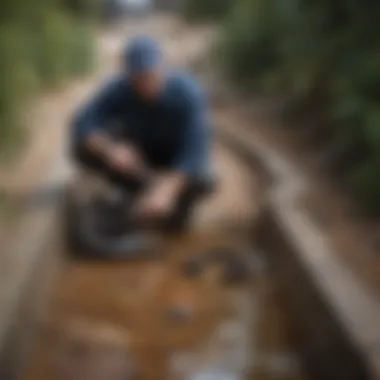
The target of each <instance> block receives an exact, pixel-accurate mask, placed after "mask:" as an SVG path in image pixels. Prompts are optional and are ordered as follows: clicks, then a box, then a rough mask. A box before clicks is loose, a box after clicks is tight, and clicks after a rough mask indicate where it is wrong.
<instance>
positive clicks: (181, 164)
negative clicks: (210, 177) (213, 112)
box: [174, 94, 211, 176]
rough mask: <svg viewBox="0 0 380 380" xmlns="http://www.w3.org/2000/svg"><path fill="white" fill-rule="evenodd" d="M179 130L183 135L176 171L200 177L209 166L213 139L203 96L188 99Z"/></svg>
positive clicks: (175, 166) (198, 95)
mask: <svg viewBox="0 0 380 380" xmlns="http://www.w3.org/2000/svg"><path fill="white" fill-rule="evenodd" d="M179 128H181V129H182V134H181V141H180V147H179V150H178V152H179V153H178V155H177V159H176V161H175V165H174V169H175V170H177V171H179V172H182V173H185V174H186V175H190V176H197V175H200V174H202V173H203V172H205V171H206V170H207V168H208V166H209V158H210V157H209V155H210V137H211V130H210V128H209V125H208V123H207V120H206V104H205V100H204V98H203V96H202V95H200V94H197V95H196V96H192V97H191V98H190V99H188V101H187V104H186V107H184V109H183V112H182V121H181V125H179Z"/></svg>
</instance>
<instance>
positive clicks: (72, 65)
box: [0, 0, 96, 160]
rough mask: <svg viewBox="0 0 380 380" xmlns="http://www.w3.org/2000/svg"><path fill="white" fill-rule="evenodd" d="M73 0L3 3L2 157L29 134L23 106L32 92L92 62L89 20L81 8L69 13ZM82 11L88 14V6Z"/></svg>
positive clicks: (0, 76) (0, 39)
mask: <svg viewBox="0 0 380 380" xmlns="http://www.w3.org/2000/svg"><path fill="white" fill-rule="evenodd" d="M67 3H69V1H64V0H34V1H29V0H14V1H13V2H9V1H5V2H1V4H0V22H1V28H0V152H1V153H0V160H4V157H6V156H8V153H9V152H11V151H12V150H14V148H15V146H16V145H18V143H19V142H20V141H22V140H23V139H24V138H25V130H24V129H23V120H22V114H23V112H22V110H23V108H24V106H25V104H26V102H27V101H28V100H29V99H30V97H31V96H32V95H33V94H34V93H35V92H36V91H37V90H38V89H41V88H43V87H52V86H58V85H60V84H61V83H62V82H63V81H64V80H66V79H67V78H68V77H70V76H73V75H83V74H85V73H86V72H88V70H90V69H91V67H92V62H93V41H92V31H91V28H90V27H89V22H84V21H83V20H80V21H79V19H77V18H75V17H73V14H75V11H76V9H75V8H74V7H73V8H72V9H70V12H69V11H68V9H69V7H68V4H67ZM78 3H79V1H78ZM92 3H96V2H92ZM81 11H82V12H84V13H86V12H87V8H82V9H81Z"/></svg>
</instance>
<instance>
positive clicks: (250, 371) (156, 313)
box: [25, 145, 302, 380]
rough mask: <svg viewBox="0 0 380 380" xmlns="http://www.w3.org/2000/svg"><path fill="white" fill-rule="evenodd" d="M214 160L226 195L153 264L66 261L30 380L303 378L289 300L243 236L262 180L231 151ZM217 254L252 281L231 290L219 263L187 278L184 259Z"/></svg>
mask: <svg viewBox="0 0 380 380" xmlns="http://www.w3.org/2000/svg"><path fill="white" fill-rule="evenodd" d="M214 157H215V163H216V168H217V171H218V173H219V176H220V179H221V182H220V188H219V190H218V192H217V193H216V194H215V195H214V196H213V197H212V198H211V199H208V200H207V201H205V202H204V204H202V205H200V207H199V210H198V215H197V218H196V222H195V225H194V228H193V230H191V231H189V232H188V233H187V234H186V235H183V236H178V237H176V238H172V239H170V240H167V241H166V242H165V243H164V244H163V245H162V246H160V247H159V248H158V251H159V252H157V253H158V255H156V257H155V259H152V260H146V261H143V262H136V263H111V264H109V263H108V264H104V263H94V262H81V263H79V262H71V261H67V262H65V265H64V266H63V267H62V270H61V273H60V275H59V278H58V279H57V281H56V283H55V285H54V289H53V292H52V299H51V303H50V305H49V312H48V314H47V319H46V320H45V321H44V322H43V324H42V327H41V332H40V335H39V337H38V339H37V343H36V347H35V350H34V354H33V358H32V360H31V363H30V366H29V368H28V373H27V374H26V376H25V380H53V379H54V380H55V379H57V380H58V379H62V380H69V379H70V380H79V379H80V380H87V379H88V380H90V379H91V380H96V379H99V380H106V379H107V380H113V379H115V380H119V379H129V378H131V379H132V378H134V377H132V376H133V374H134V373H138V374H139V376H140V378H142V379H147V380H151V379H152V380H156V379H157V380H158V379H173V380H176V379H178V380H180V379H211V378H212V379H214V378H215V379H243V378H244V379H245V378H252V379H295V380H296V379H297V380H298V379H301V378H302V377H300V374H299V372H300V369H299V363H298V362H297V360H296V357H295V356H294V355H293V352H292V343H293V342H292V339H291V331H290V325H289V321H288V320H287V318H286V312H285V308H284V306H283V305H282V304H281V302H280V301H281V296H280V295H279V294H278V293H277V290H276V289H275V287H274V285H273V282H272V281H270V278H269V277H268V274H266V270H265V266H264V265H263V263H262V262H261V261H260V260H259V259H258V257H257V256H256V255H255V253H254V252H250V251H249V249H250V248H249V245H248V244H247V241H246V240H245V238H246V237H247V236H244V233H242V232H241V231H243V230H244V226H247V224H248V223H250V222H251V221H252V219H253V218H254V217H255V213H256V212H257V204H256V202H255V199H257V198H258V196H259V194H258V183H257V179H256V178H255V177H254V176H253V175H252V173H251V172H250V171H249V169H248V168H247V167H245V166H244V165H243V164H242V163H241V162H239V161H238V160H237V158H236V157H235V156H234V155H233V154H232V153H231V152H229V151H228V150H227V149H225V148H224V147H222V146H219V145H217V146H216V147H215V154H214ZM239 230H240V233H239ZM213 248H218V249H219V248H228V249H232V250H233V251H234V252H235V254H236V255H241V257H242V260H246V261H245V262H246V265H250V266H251V267H252V272H251V276H250V280H249V281H247V282H246V283H244V284H243V285H239V286H236V285H235V286H229V285H226V284H225V283H224V282H223V281H222V279H223V278H222V274H223V268H222V267H221V266H219V265H211V266H208V267H207V268H205V270H204V272H203V273H202V275H201V276H199V277H198V278H195V279H194V278H187V277H186V276H185V275H184V274H183V270H182V268H183V262H184V260H185V259H187V258H189V257H192V256H194V255H196V254H199V253H201V252H207V251H209V250H211V249H213ZM128 374H130V377H128Z"/></svg>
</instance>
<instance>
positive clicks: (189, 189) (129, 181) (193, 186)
mask: <svg viewBox="0 0 380 380" xmlns="http://www.w3.org/2000/svg"><path fill="white" fill-rule="evenodd" d="M73 158H74V160H75V162H76V163H77V164H78V165H80V166H83V167H84V168H85V169H87V170H91V171H94V172H96V173H98V174H100V175H101V176H103V177H105V178H106V179H108V180H109V181H110V182H111V183H113V184H115V185H116V186H118V187H120V188H122V189H123V188H124V189H126V190H128V191H129V192H131V193H132V194H136V195H138V193H140V192H141V191H143V190H144V189H145V188H146V187H147V186H148V185H149V178H143V177H141V178H138V177H137V176H131V175H128V174H123V173H120V172H117V171H115V170H113V169H112V168H110V167H109V166H108V165H107V163H106V162H105V161H104V160H103V159H101V158H100V157H98V156H96V155H93V154H92V153H90V152H88V150H86V149H84V148H83V147H79V148H76V149H75V150H74V152H73ZM151 169H152V170H153V171H154V170H157V171H158V170H160V169H161V170H162V169H164V168H162V167H154V165H153V167H152V168H151ZM214 188H215V181H214V179H212V178H193V179H192V180H191V181H189V183H188V184H187V185H186V187H185V189H184V191H183V192H182V193H181V194H180V196H179V199H178V201H177V205H176V207H175V209H174V211H173V213H172V214H171V215H169V216H168V217H167V218H166V219H165V221H164V225H165V227H167V229H168V230H173V231H176V230H177V229H182V228H183V227H185V225H186V224H187V222H189V220H190V218H191V214H192V210H193V208H194V205H195V204H196V202H197V201H199V200H200V199H202V198H203V197H205V196H207V195H209V194H210V193H212V192H213V190H214Z"/></svg>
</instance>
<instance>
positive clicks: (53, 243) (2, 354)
mask: <svg viewBox="0 0 380 380" xmlns="http://www.w3.org/2000/svg"><path fill="white" fill-rule="evenodd" d="M66 169H67V167H66V166H65V162H64V158H63V157H59V159H58V160H57V162H56V165H55V166H54V168H53V170H52V171H51V173H50V175H49V176H48V177H47V179H46V181H45V183H43V184H42V186H41V187H40V188H39V189H38V191H37V193H38V194H36V195H37V198H40V200H34V199H33V200H31V202H30V204H29V205H28V206H27V207H26V209H25V211H24V214H23V215H22V219H21V221H20V224H19V227H18V229H17V231H16V234H15V237H14V239H13V240H12V242H11V244H10V246H9V247H8V248H7V250H4V251H3V252H1V255H2V256H3V257H2V260H3V262H5V266H4V267H3V268H1V272H2V276H1V277H0V292H1V293H0V379H4V380H17V379H19V378H21V376H22V374H23V371H24V370H25V366H26V365H27V362H28V359H29V355H30V350H31V348H32V346H33V340H34V339H33V338H34V336H35V334H36V331H37V328H38V326H39V323H40V322H41V321H42V320H43V319H44V318H45V312H46V306H47V302H48V297H49V291H50V289H51V288H52V286H51V285H52V283H53V281H54V280H55V278H56V276H57V274H58V265H59V262H60V258H61V257H62V255H61V254H62V252H61V251H60V250H59V249H57V241H59V240H58V239H59V235H60V234H59V229H58V224H59V220H60V213H61V209H62V208H61V204H62V200H63V195H64V193H65V191H64V190H65V186H66V185H65V178H67V177H66V173H67V172H66ZM32 198H33V196H32ZM40 201H41V203H40Z"/></svg>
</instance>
